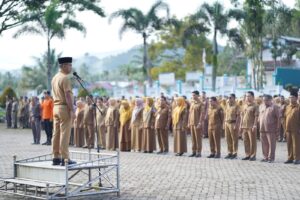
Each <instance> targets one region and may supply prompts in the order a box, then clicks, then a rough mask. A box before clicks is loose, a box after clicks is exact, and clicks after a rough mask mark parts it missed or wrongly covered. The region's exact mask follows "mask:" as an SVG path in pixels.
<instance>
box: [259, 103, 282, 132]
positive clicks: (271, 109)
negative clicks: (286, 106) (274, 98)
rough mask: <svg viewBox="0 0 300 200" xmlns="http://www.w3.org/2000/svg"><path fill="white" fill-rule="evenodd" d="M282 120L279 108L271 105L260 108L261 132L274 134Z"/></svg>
mask: <svg viewBox="0 0 300 200" xmlns="http://www.w3.org/2000/svg"><path fill="white" fill-rule="evenodd" d="M279 120H280V112H279V107H278V106H276V105H271V106H268V107H266V106H265V105H261V106H260V107H259V126H260V131H261V132H268V133H274V132H276V131H278V123H279Z"/></svg>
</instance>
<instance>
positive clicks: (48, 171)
mask: <svg viewBox="0 0 300 200" xmlns="http://www.w3.org/2000/svg"><path fill="white" fill-rule="evenodd" d="M16 171H17V177H16V178H19V179H31V180H36V181H46V182H52V183H56V184H65V183H66V168H65V167H64V166H53V165H52V161H39V162H28V163H16Z"/></svg>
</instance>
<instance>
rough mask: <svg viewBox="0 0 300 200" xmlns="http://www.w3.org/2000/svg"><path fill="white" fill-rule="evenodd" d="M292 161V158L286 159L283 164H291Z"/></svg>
mask: <svg viewBox="0 0 300 200" xmlns="http://www.w3.org/2000/svg"><path fill="white" fill-rule="evenodd" d="M292 163H293V160H287V161H285V162H284V164H292Z"/></svg>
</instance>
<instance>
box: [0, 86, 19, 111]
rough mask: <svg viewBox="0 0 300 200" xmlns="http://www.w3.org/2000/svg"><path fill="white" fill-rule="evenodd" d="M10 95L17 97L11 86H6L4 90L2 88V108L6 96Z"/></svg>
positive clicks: (0, 104)
mask: <svg viewBox="0 0 300 200" xmlns="http://www.w3.org/2000/svg"><path fill="white" fill-rule="evenodd" d="M7 96H8V97H10V98H12V97H17V95H16V93H15V91H14V90H13V89H12V88H11V87H9V86H8V87H6V88H5V89H4V90H3V92H2V94H1V96H0V106H1V107H2V108H4V107H5V103H6V97H7Z"/></svg>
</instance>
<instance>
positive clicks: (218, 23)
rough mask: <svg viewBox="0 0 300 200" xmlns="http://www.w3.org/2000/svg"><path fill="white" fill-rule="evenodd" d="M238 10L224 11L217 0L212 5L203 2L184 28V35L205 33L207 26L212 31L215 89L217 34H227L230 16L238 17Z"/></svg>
mask: <svg viewBox="0 0 300 200" xmlns="http://www.w3.org/2000/svg"><path fill="white" fill-rule="evenodd" d="M240 14H241V13H240V12H239V11H238V10H229V11H225V9H224V7H223V5H222V4H220V3H219V2H218V1H216V2H214V3H213V4H212V5H209V4H208V3H204V4H202V5H201V7H200V9H199V10H198V11H197V12H196V13H195V14H193V15H192V16H191V21H192V22H193V23H192V24H191V26H190V27H188V28H187V30H186V35H189V34H195V33H196V34H199V33H200V34H201V33H206V32H207V30H208V29H207V28H209V30H210V31H211V32H212V33H213V62H212V63H213V71H212V79H213V80H212V89H213V90H215V89H216V73H217V68H218V53H219V50H218V41H217V38H218V34H221V35H227V36H229V30H228V23H229V21H230V20H231V19H232V18H235V19H240V17H241V16H240Z"/></svg>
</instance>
